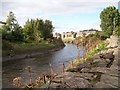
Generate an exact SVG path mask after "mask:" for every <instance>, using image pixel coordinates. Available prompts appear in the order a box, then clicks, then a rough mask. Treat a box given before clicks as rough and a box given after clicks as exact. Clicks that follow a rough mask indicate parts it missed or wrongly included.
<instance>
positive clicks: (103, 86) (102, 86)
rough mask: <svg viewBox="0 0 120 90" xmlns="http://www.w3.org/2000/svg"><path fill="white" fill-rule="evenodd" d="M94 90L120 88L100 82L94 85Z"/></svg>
mask: <svg viewBox="0 0 120 90" xmlns="http://www.w3.org/2000/svg"><path fill="white" fill-rule="evenodd" d="M94 88H118V87H116V86H113V85H110V84H106V83H104V82H98V83H96V84H95V85H94Z"/></svg>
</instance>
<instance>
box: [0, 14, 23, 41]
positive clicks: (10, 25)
mask: <svg viewBox="0 0 120 90" xmlns="http://www.w3.org/2000/svg"><path fill="white" fill-rule="evenodd" d="M1 29H2V39H5V40H9V41H22V40H23V37H24V36H23V33H22V27H21V26H20V25H19V24H18V22H17V20H16V17H15V16H14V13H13V12H9V15H8V17H7V19H6V24H5V25H3V26H2V27H1Z"/></svg>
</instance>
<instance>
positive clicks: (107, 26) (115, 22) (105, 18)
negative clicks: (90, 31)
mask: <svg viewBox="0 0 120 90" xmlns="http://www.w3.org/2000/svg"><path fill="white" fill-rule="evenodd" d="M100 19H101V25H100V27H101V29H102V30H103V32H104V35H105V36H106V37H110V35H115V36H120V31H119V28H120V13H119V10H118V9H116V7H114V6H109V7H107V8H105V9H104V10H103V11H102V12H101V13H100Z"/></svg>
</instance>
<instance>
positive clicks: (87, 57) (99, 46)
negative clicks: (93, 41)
mask: <svg viewBox="0 0 120 90" xmlns="http://www.w3.org/2000/svg"><path fill="white" fill-rule="evenodd" d="M107 45H108V43H105V42H104V41H103V42H101V43H100V44H99V45H98V46H97V47H96V48H94V49H93V51H92V52H88V53H87V55H86V59H89V58H90V57H92V56H93V55H94V54H96V53H98V52H100V51H102V50H104V49H105V48H106V47H107Z"/></svg>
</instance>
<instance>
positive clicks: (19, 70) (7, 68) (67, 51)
mask: <svg viewBox="0 0 120 90" xmlns="http://www.w3.org/2000/svg"><path fill="white" fill-rule="evenodd" d="M76 56H77V48H76V46H75V45H73V44H66V47H64V48H63V49H61V50H59V51H56V52H51V53H49V54H46V55H44V56H42V57H36V58H28V59H22V60H14V61H7V62H4V63H3V68H2V69H3V76H2V78H3V80H2V81H3V82H2V84H3V88H10V87H12V79H13V78H15V77H17V76H21V77H22V78H23V82H24V83H27V82H28V78H29V77H28V73H27V71H25V70H24V69H25V67H26V66H31V67H32V71H33V72H32V76H33V79H35V78H37V77H38V76H39V75H40V74H41V73H45V72H49V69H50V68H49V62H50V63H51V64H52V66H53V68H54V70H55V71H56V72H58V73H59V72H60V70H61V64H62V63H65V64H67V63H68V61H71V60H73V59H74V58H75V57H76ZM80 56H82V52H81V54H80Z"/></svg>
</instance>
